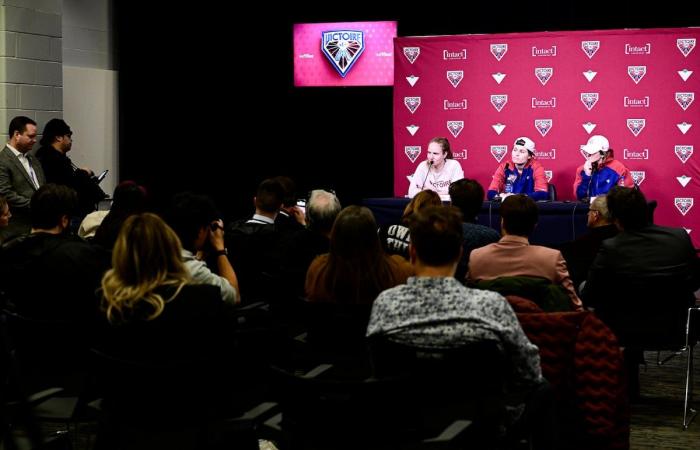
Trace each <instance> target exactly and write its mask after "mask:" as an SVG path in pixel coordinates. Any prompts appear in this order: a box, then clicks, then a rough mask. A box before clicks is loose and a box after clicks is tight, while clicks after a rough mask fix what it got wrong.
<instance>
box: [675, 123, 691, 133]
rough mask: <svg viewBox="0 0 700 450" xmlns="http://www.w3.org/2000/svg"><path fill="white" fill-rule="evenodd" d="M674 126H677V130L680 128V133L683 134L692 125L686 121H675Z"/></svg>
mask: <svg viewBox="0 0 700 450" xmlns="http://www.w3.org/2000/svg"><path fill="white" fill-rule="evenodd" d="M676 126H677V127H678V129H679V130H681V133H683V134H685V133H687V132H688V130H690V127H692V126H693V124H692V123H688V122H683V123H677V124H676Z"/></svg>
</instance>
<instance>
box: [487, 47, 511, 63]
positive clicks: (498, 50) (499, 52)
mask: <svg viewBox="0 0 700 450" xmlns="http://www.w3.org/2000/svg"><path fill="white" fill-rule="evenodd" d="M507 51H508V44H491V54H492V55H493V57H494V58H496V59H497V60H499V61H500V60H501V59H502V58H503V56H505V54H506V52H507Z"/></svg>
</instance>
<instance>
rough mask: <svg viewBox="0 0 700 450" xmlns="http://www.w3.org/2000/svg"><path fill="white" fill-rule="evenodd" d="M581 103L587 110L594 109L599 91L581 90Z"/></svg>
mask: <svg viewBox="0 0 700 450" xmlns="http://www.w3.org/2000/svg"><path fill="white" fill-rule="evenodd" d="M581 103H583V106H585V107H586V109H587V110H589V111H590V110H591V109H593V107H594V106H595V104H596V103H598V93H597V92H581Z"/></svg>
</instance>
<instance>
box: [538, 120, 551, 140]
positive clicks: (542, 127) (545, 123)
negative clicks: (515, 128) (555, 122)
mask: <svg viewBox="0 0 700 450" xmlns="http://www.w3.org/2000/svg"><path fill="white" fill-rule="evenodd" d="M535 128H537V131H539V132H540V134H541V135H542V137H545V136H546V135H547V133H549V130H551V129H552V119H536V120H535Z"/></svg>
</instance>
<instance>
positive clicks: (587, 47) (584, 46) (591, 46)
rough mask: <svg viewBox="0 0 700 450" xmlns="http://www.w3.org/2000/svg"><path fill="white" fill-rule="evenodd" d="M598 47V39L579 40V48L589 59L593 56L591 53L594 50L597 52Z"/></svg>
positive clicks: (593, 52) (593, 53)
mask: <svg viewBox="0 0 700 450" xmlns="http://www.w3.org/2000/svg"><path fill="white" fill-rule="evenodd" d="M599 48H600V41H581V50H583V52H584V53H585V54H586V56H588V58H589V59H591V58H593V55H595V52H597V51H598V49H599ZM588 81H591V80H588Z"/></svg>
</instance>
